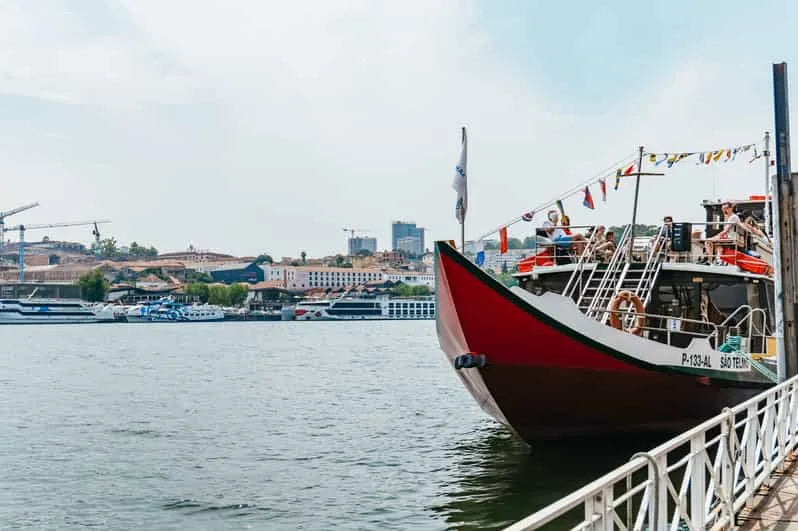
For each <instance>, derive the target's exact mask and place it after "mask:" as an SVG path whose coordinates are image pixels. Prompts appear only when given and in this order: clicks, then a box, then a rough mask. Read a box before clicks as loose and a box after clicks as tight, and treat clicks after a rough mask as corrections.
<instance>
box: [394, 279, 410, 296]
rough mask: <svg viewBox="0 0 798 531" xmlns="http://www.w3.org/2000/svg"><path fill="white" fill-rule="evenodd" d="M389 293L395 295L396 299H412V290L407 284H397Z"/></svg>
mask: <svg viewBox="0 0 798 531" xmlns="http://www.w3.org/2000/svg"><path fill="white" fill-rule="evenodd" d="M391 293H393V294H394V295H396V296H397V297H412V296H413V288H412V287H410V286H408V285H407V284H403V283H401V282H400V283H399V284H397V285H395V286H394V287H393V288H391Z"/></svg>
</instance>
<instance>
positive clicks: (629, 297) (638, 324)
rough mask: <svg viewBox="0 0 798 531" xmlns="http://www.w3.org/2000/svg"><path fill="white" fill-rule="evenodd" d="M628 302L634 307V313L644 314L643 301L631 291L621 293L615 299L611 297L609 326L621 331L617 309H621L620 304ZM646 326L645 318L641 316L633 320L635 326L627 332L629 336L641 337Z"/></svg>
mask: <svg viewBox="0 0 798 531" xmlns="http://www.w3.org/2000/svg"><path fill="white" fill-rule="evenodd" d="M624 301H626V302H628V303H629V304H632V305H633V306H634V307H635V312H637V313H639V314H642V313H645V310H646V309H645V308H644V307H643V301H641V300H640V297H638V296H637V295H635V294H634V293H632V292H631V291H625V290H624V291H621V292H619V293H618V294H617V295H616V296H615V297H613V299H612V301H610V308H609V309H610V326H612V327H613V328H615V329H617V330H621V326H622V325H621V316H620V315H619V314H618V308H620V307H621V303H622V302H624ZM645 325H646V318H645V316H643V315H639V316H638V317H637V318H636V319H635V325H634V326H633V327H632V328H630V329H629V330H627V332H629V333H630V334H634V335H636V336H640V335H643V327H644V326H645Z"/></svg>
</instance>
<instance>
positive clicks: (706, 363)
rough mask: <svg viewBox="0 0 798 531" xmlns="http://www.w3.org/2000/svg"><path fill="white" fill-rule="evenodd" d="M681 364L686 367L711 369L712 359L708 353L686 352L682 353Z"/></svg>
mask: <svg viewBox="0 0 798 531" xmlns="http://www.w3.org/2000/svg"><path fill="white" fill-rule="evenodd" d="M682 365H683V366H687V367H697V368H700V369H711V368H712V361H711V359H710V357H709V354H688V353H687V352H683V353H682Z"/></svg>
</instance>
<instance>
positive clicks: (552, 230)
mask: <svg viewBox="0 0 798 531" xmlns="http://www.w3.org/2000/svg"><path fill="white" fill-rule="evenodd" d="M547 217H548V220H547V221H545V222H544V223H543V230H545V231H546V236H548V238H549V239H550V240H551V241H552V242H553V243H554V245H555V246H556V247H560V248H563V249H566V250H568V249H570V248H571V246H572V245H573V247H574V250H575V251H577V252H579V247H583V246H584V241H585V237H584V236H582V235H581V234H571V230H570V229H569V228H568V225H569V224H570V220H569V219H568V216H563V224H562V226H557V223H558V222H559V221H560V216H559V214H557V211H556V210H549V211H548V213H547Z"/></svg>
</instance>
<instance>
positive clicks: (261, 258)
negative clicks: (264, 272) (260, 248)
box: [255, 253, 274, 265]
mask: <svg viewBox="0 0 798 531" xmlns="http://www.w3.org/2000/svg"><path fill="white" fill-rule="evenodd" d="M255 263H256V264H257V265H261V264H273V263H274V260H273V259H272V257H271V256H270V255H268V254H265V253H264V254H259V255H258V257H257V258H255Z"/></svg>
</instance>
